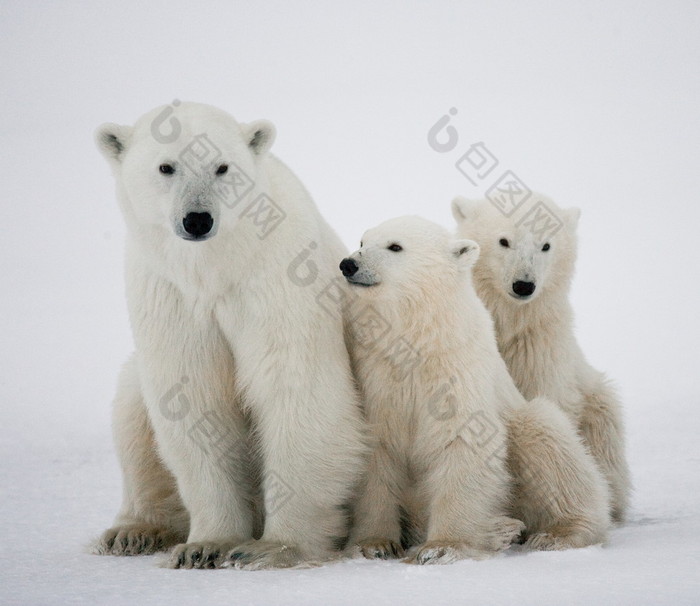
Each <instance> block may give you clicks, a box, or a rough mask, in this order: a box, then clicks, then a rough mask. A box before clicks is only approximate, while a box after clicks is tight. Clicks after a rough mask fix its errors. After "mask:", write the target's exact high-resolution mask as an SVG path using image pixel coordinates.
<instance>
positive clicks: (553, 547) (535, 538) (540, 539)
mask: <svg viewBox="0 0 700 606" xmlns="http://www.w3.org/2000/svg"><path fill="white" fill-rule="evenodd" d="M525 547H526V548H527V549H534V550H537V551H559V550H561V549H568V548H569V547H570V545H567V544H566V541H562V537H557V536H555V535H553V534H551V533H549V532H536V533H535V534H532V535H530V536H529V537H528V538H527V541H525Z"/></svg>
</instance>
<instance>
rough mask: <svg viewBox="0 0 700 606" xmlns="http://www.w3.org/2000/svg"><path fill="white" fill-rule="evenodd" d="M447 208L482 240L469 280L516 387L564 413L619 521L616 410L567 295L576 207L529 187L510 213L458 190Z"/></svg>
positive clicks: (625, 495) (623, 478)
mask: <svg viewBox="0 0 700 606" xmlns="http://www.w3.org/2000/svg"><path fill="white" fill-rule="evenodd" d="M452 212H453V214H454V217H455V219H456V220H457V224H458V232H459V234H460V236H461V237H464V238H472V239H474V240H476V241H477V242H478V243H479V245H480V246H481V250H482V254H481V256H480V257H479V261H478V262H477V263H476V265H475V267H474V284H475V286H476V290H477V292H478V294H479V296H480V297H481V299H482V300H483V301H484V303H485V304H486V307H488V309H489V311H490V312H491V314H492V316H493V319H494V322H495V325H496V336H497V338H498V348H499V350H500V352H501V355H502V356H503V358H504V359H505V361H506V363H507V364H508V369H509V371H510V373H511V375H512V376H513V379H514V380H515V383H516V385H517V386H518V389H520V391H521V392H522V394H523V395H524V396H525V397H526V398H534V397H537V396H545V397H547V398H549V399H551V400H553V401H555V402H556V403H557V404H559V406H560V407H561V408H562V410H564V412H566V413H567V414H568V416H569V418H570V419H571V421H572V422H573V424H574V426H575V427H576V428H577V429H578V431H579V433H580V435H581V437H582V438H583V440H584V443H585V445H586V446H587V447H588V449H589V450H590V452H591V454H592V455H593V456H594V458H595V459H596V462H597V463H598V466H599V468H600V470H601V471H602V472H603V474H604V475H605V478H606V480H607V482H608V486H609V488H610V498H611V503H610V512H611V516H612V519H613V521H616V522H623V521H624V519H625V515H626V513H627V508H628V501H629V492H630V479H629V469H628V467H627V461H626V459H625V454H624V431H623V423H622V410H621V407H620V404H619V402H618V400H617V397H616V396H615V394H614V392H613V390H612V389H611V387H610V386H609V385H608V383H607V380H606V379H605V376H604V375H603V374H602V373H600V372H598V371H597V370H595V369H594V368H592V367H591V366H590V365H589V364H588V362H586V359H585V357H584V355H583V352H582V351H581V349H580V347H579V346H578V343H577V342H576V338H575V337H574V334H573V321H572V317H573V313H572V311H571V305H570V303H569V300H568V295H569V285H570V283H571V277H572V275H573V271H574V263H575V260H576V233H575V232H576V224H577V223H578V218H579V214H580V211H579V210H578V209H568V210H562V209H560V208H559V207H557V206H556V205H555V204H554V203H553V202H552V201H551V200H549V199H548V198H545V197H544V196H542V195H540V194H532V195H531V196H530V198H529V199H528V200H525V201H523V203H522V205H521V207H520V208H518V209H517V214H516V213H515V212H511V213H510V215H509V216H506V215H505V214H504V213H503V212H501V211H500V209H497V208H496V207H495V206H494V205H493V204H491V203H490V202H489V201H487V200H467V199H466V198H462V197H458V198H455V199H454V200H453V202H452Z"/></svg>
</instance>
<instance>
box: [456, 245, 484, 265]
mask: <svg viewBox="0 0 700 606" xmlns="http://www.w3.org/2000/svg"><path fill="white" fill-rule="evenodd" d="M450 251H451V253H452V255H453V256H454V258H455V259H456V260H457V263H459V265H460V267H471V266H472V265H474V263H476V260H477V259H478V258H479V253H480V252H481V249H480V248H479V245H478V244H477V243H476V242H474V240H465V239H460V240H453V241H452V243H451V245H450Z"/></svg>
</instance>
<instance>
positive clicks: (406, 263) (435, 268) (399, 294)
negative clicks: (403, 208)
mask: <svg viewBox="0 0 700 606" xmlns="http://www.w3.org/2000/svg"><path fill="white" fill-rule="evenodd" d="M478 256H479V246H478V245H477V244H476V242H473V241H471V240H455V239H454V238H452V237H451V236H450V234H449V233H448V232H447V230H446V229H444V228H442V227H440V226H439V225H436V224H435V223H432V222H431V221H428V220H426V219H422V218H420V217H400V218H397V219H390V220H389V221H386V222H384V223H382V224H381V225H379V226H377V227H375V228H373V229H370V230H368V231H366V232H365V233H364V235H363V236H362V241H361V242H360V248H359V249H358V250H356V251H355V252H354V253H352V254H351V255H350V256H349V257H347V258H345V259H343V260H342V261H341V263H340V270H341V271H342V272H343V275H344V276H345V279H346V280H347V281H348V283H349V284H351V285H352V286H353V287H355V288H356V289H359V290H358V292H359V293H360V294H362V295H367V296H372V297H383V298H397V299H414V300H415V299H416V298H421V299H423V300H430V299H432V298H433V297H440V296H443V295H444V296H448V295H449V294H450V293H451V292H452V290H453V289H455V287H457V286H458V285H461V280H460V279H459V278H460V277H465V276H467V275H468V274H469V270H470V268H471V267H472V265H473V264H474V262H475V261H476V259H477V258H478Z"/></svg>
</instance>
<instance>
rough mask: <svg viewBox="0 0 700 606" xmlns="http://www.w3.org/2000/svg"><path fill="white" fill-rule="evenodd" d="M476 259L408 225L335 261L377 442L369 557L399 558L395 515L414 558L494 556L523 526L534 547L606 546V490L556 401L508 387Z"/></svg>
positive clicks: (472, 248)
mask: <svg viewBox="0 0 700 606" xmlns="http://www.w3.org/2000/svg"><path fill="white" fill-rule="evenodd" d="M397 246H398V247H400V250H398V249H397V250H392V248H396V247H397ZM478 255H479V248H478V245H477V244H475V243H474V242H472V241H469V240H453V239H451V238H449V236H448V234H447V232H446V231H445V230H444V229H442V228H440V227H439V226H437V225H435V224H432V223H430V222H429V221H426V220H424V219H420V218H416V217H404V218H400V219H394V220H391V221H388V222H386V223H383V224H382V225H380V226H379V227H376V228H374V229H372V230H369V231H368V232H367V233H365V235H364V237H363V241H362V245H361V247H360V249H359V250H358V251H356V252H355V253H353V254H352V255H351V256H350V257H349V258H348V259H347V260H344V261H343V264H341V269H342V270H343V273H344V274H345V275H346V278H347V279H348V281H349V282H350V283H351V284H353V285H354V288H355V293H354V297H353V298H352V299H351V300H350V302H349V304H348V311H349V313H348V317H349V320H350V327H351V329H352V334H353V341H354V345H353V348H352V352H353V363H354V368H355V372H356V376H357V378H358V381H359V383H360V387H361V389H362V393H363V396H364V403H365V412H366V416H367V419H368V422H369V425H370V428H371V429H372V431H373V433H374V450H373V454H372V458H371V463H370V468H369V473H368V476H367V479H366V483H365V485H364V487H363V490H362V492H361V496H360V499H359V502H358V506H357V510H356V520H355V528H354V530H353V532H352V535H351V537H352V543H353V544H354V545H356V546H358V547H359V550H360V551H361V552H362V553H363V554H364V555H365V556H366V557H370V558H372V557H382V558H386V557H395V556H398V555H401V554H402V553H403V547H405V546H406V545H401V536H402V528H401V521H400V512H402V511H404V512H406V514H407V516H408V518H409V519H410V521H411V522H412V523H413V524H414V525H415V526H416V527H417V530H418V532H417V534H418V536H419V537H420V541H421V544H420V545H419V546H418V547H417V548H416V549H415V550H413V551H412V552H411V559H410V561H412V562H417V563H444V562H450V561H453V560H455V559H458V558H462V557H476V558H479V557H487V556H490V555H493V554H495V553H498V552H499V551H501V550H503V549H506V548H507V547H508V546H509V544H510V543H511V541H512V540H514V539H515V538H516V537H517V536H518V535H519V534H520V532H521V531H522V530H523V526H522V524H521V522H520V520H522V521H523V522H524V523H525V527H526V529H527V530H526V533H527V534H526V535H525V538H526V539H527V544H528V545H529V546H531V547H533V548H537V549H563V548H566V547H579V546H583V545H590V544H592V543H597V542H600V541H602V540H604V538H605V532H606V528H607V524H608V518H607V509H606V503H607V492H606V489H605V485H604V482H603V481H602V478H601V477H600V474H599V472H598V470H597V469H596V467H595V464H594V463H593V461H592V459H590V457H588V456H587V454H586V452H585V450H584V448H583V446H582V445H581V443H580V441H579V440H578V438H577V436H576V435H575V432H574V430H573V429H572V428H571V425H570V423H569V422H568V420H567V418H566V417H565V415H563V414H562V413H561V412H560V411H559V410H558V408H557V407H556V405H554V404H553V403H552V402H549V401H547V400H544V399H542V398H538V399H536V400H534V401H533V402H526V401H525V399H524V398H523V397H522V395H521V394H520V393H519V392H518V390H517V389H516V387H515V385H514V384H513V381H512V379H511V378H510V376H509V374H508V371H507V369H506V366H505V364H504V362H503V360H502V358H501V356H500V355H499V353H498V349H497V346H496V339H495V335H494V331H493V324H492V321H491V318H490V316H489V314H488V311H487V310H486V308H485V307H484V305H483V303H482V302H481V301H480V300H479V298H478V297H477V295H476V292H475V291H474V288H473V286H472V283H471V266H472V265H473V263H474V262H475V260H476V259H477V258H478ZM509 472H510V473H509ZM511 474H512V475H511ZM514 518H517V519H514Z"/></svg>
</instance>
